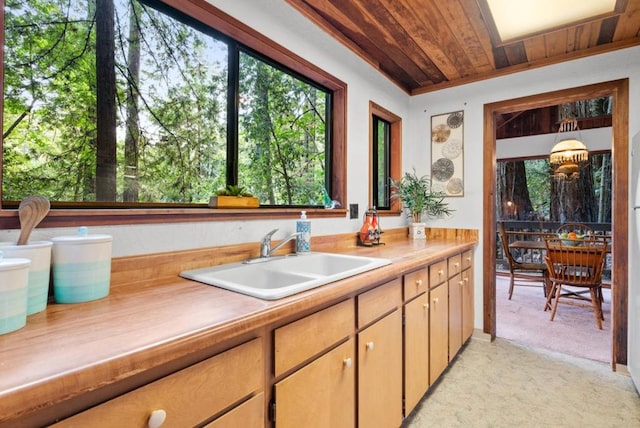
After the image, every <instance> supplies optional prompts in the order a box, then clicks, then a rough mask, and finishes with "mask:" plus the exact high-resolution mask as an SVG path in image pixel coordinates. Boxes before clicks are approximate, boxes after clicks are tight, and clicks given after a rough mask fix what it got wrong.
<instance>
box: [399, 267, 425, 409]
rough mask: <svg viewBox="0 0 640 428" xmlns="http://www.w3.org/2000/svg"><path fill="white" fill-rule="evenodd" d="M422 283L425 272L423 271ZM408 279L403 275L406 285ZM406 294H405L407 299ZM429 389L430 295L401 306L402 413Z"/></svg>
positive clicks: (408, 277)
mask: <svg viewBox="0 0 640 428" xmlns="http://www.w3.org/2000/svg"><path fill="white" fill-rule="evenodd" d="M419 272H424V276H425V284H426V282H427V281H426V277H427V270H426V269H423V270H422V271H419ZM412 281H413V278H412V277H411V276H407V275H405V288H406V286H407V282H412ZM406 296H407V294H405V300H406ZM428 388H429V293H428V292H426V291H423V292H422V293H421V294H420V295H418V296H417V297H413V299H412V300H410V301H408V302H406V303H405V304H404V402H405V404H404V406H405V410H404V414H405V417H406V416H408V415H409V413H411V411H412V410H413V409H414V408H415V406H416V404H418V402H419V401H420V399H421V398H422V396H423V395H424V394H425V393H426V392H427V389H428Z"/></svg>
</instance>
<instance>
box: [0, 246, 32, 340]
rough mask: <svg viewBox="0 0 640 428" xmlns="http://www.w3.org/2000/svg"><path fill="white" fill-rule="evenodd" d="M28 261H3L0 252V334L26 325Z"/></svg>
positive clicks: (29, 261) (29, 262)
mask: <svg viewBox="0 0 640 428" xmlns="http://www.w3.org/2000/svg"><path fill="white" fill-rule="evenodd" d="M30 264H31V260H29V259H5V258H4V256H3V254H2V251H0V334H4V333H9V332H11V331H15V330H18V329H20V328H22V327H24V326H25V325H26V324H27V286H28V281H29V265H30Z"/></svg>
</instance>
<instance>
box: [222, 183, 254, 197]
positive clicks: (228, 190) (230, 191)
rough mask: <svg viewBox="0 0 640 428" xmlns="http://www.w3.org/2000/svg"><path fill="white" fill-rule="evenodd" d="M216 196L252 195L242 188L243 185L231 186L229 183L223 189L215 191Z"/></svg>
mask: <svg viewBox="0 0 640 428" xmlns="http://www.w3.org/2000/svg"><path fill="white" fill-rule="evenodd" d="M216 195H217V196H240V197H243V196H244V197H249V198H250V197H253V195H252V194H251V193H249V192H247V191H245V190H244V187H242V186H233V185H229V186H227V187H225V188H224V189H219V190H218V191H217V192H216Z"/></svg>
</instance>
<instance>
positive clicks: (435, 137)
mask: <svg viewBox="0 0 640 428" xmlns="http://www.w3.org/2000/svg"><path fill="white" fill-rule="evenodd" d="M449 135H451V128H449V127H448V126H447V125H444V124H440V125H436V126H435V127H434V128H433V130H432V131H431V141H433V142H434V143H444V142H445V141H447V139H448V138H449Z"/></svg>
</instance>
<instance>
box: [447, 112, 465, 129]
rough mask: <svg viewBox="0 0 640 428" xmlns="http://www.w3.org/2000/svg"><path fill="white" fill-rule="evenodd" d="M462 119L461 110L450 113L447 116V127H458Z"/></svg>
mask: <svg viewBox="0 0 640 428" xmlns="http://www.w3.org/2000/svg"><path fill="white" fill-rule="evenodd" d="M462 120H463V119H462V112H461V111H457V112H455V113H451V114H450V115H449V117H447V125H449V128H458V127H459V126H460V125H462Z"/></svg>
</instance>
